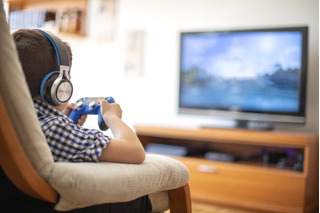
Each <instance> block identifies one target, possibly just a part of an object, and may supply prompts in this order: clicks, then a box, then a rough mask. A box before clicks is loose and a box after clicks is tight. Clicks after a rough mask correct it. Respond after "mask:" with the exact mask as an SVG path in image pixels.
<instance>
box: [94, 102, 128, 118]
mask: <svg viewBox="0 0 320 213" xmlns="http://www.w3.org/2000/svg"><path fill="white" fill-rule="evenodd" d="M98 103H99V104H100V105H101V114H102V117H103V118H104V119H105V118H107V119H108V118H111V117H113V116H116V117H118V118H120V119H121V117H122V110H121V107H120V105H119V104H117V103H109V102H108V101H106V100H104V99H103V98H99V99H98ZM105 122H106V120H105Z"/></svg>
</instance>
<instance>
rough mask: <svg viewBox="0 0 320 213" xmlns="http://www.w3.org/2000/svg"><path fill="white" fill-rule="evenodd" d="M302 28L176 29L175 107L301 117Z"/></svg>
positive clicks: (252, 116)
mask: <svg viewBox="0 0 320 213" xmlns="http://www.w3.org/2000/svg"><path fill="white" fill-rule="evenodd" d="M307 31H308V30H307V27H295V28H277V29H255V30H234V31H224V32H221V31H219V32H183V33H181V46H180V90H179V112H181V113H191V114H204V115H216V116H222V117H232V118H234V119H238V120H255V121H268V122H294V123H304V122H305V119H304V118H305V102H306V72H307Z"/></svg>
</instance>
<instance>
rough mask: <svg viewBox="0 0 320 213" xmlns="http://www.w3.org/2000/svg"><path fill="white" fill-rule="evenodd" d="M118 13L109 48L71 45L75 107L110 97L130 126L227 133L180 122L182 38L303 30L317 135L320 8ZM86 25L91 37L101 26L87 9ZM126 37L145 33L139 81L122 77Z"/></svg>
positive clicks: (148, 4) (262, 3)
mask: <svg viewBox="0 0 320 213" xmlns="http://www.w3.org/2000/svg"><path fill="white" fill-rule="evenodd" d="M116 6H117V7H116V11H117V13H116V14H117V16H116V22H115V23H116V25H115V26H116V28H115V39H114V41H113V42H107V41H101V40H99V39H97V38H94V36H93V35H91V34H90V31H89V32H88V35H89V36H88V37H87V38H86V39H84V38H73V39H71V40H70V43H71V45H72V47H73V50H74V66H73V73H72V80H73V81H74V85H75V93H74V100H76V99H77V98H79V97H82V96H106V95H112V96H114V98H115V99H116V101H117V102H119V103H120V104H121V106H122V109H123V113H124V114H123V116H124V117H123V119H124V120H125V121H126V122H128V123H129V124H154V125H166V126H167V125H169V126H190V127H196V126H198V125H213V124H225V125H229V124H232V123H230V122H227V121H222V120H218V119H212V118H207V117H196V116H180V115H178V114H177V104H178V103H177V97H178V96H177V95H178V69H179V64H178V62H179V32H181V31H197V30H228V29H244V28H263V27H282V26H299V25H308V26H309V53H308V54H309V60H308V71H309V73H308V88H307V89H308V96H307V99H308V100H307V123H306V125H305V128H306V129H309V130H315V131H318V129H319V125H318V118H319V104H318V103H319V3H318V1H317V0H225V1H221V0H188V1H186V0H119V1H118V2H117V5H116ZM88 20H89V21H88V24H89V25H88V26H89V28H88V29H90V28H92V26H94V24H95V23H99V22H97V20H95V17H94V8H92V4H91V6H90V1H89V10H88ZM100 24H101V22H100ZM131 30H142V31H143V32H144V41H143V44H144V48H143V56H144V57H143V74H142V75H141V76H131V75H126V74H125V72H124V67H123V62H124V60H123V59H124V52H125V51H124V49H125V45H124V41H125V39H126V34H127V32H128V31H131ZM66 39H67V38H66ZM82 81H86V83H85V84H83V83H81V82H82ZM95 119H96V118H95ZM93 122H94V123H95V122H96V120H94V121H93ZM89 123H90V122H89ZM295 127H296V126H290V128H295ZM279 128H281V126H280V127H279ZM282 128H285V127H282ZM297 128H298V127H297Z"/></svg>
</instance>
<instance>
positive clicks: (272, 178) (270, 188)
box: [178, 158, 305, 212]
mask: <svg viewBox="0 0 320 213" xmlns="http://www.w3.org/2000/svg"><path fill="white" fill-rule="evenodd" d="M178 160H180V161H181V162H182V163H184V164H185V165H186V166H187V167H188V169H189V171H190V174H191V176H190V181H189V185H190V190H191V196H192V199H194V200H201V201H206V202H208V201H210V202H216V203H217V202H218V203H228V204H233V205H240V206H243V207H246V206H250V207H253V206H255V207H256V208H257V209H261V210H266V209H268V210H271V209H273V210H275V211H282V212H299V211H300V212H301V211H303V208H302V207H303V206H304V196H302V195H303V194H304V193H305V192H304V190H305V185H304V179H305V178H304V174H303V173H298V172H292V171H283V170H277V169H271V168H264V167H259V166H250V165H241V164H234V163H232V164H231V163H223V162H214V161H208V160H202V159H195V158H181V159H178Z"/></svg>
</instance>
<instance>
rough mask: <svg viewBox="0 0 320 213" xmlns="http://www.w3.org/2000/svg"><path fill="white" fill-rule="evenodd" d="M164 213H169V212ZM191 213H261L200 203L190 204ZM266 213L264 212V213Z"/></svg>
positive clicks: (317, 212) (259, 212) (316, 212)
mask: <svg viewBox="0 0 320 213" xmlns="http://www.w3.org/2000/svg"><path fill="white" fill-rule="evenodd" d="M165 213H170V210H168V211H166V212H165ZM192 213H263V212H261V211H256V210H249V209H238V208H232V207H226V206H218V205H216V206H214V205H206V204H202V203H194V202H193V203H192ZM264 213H266V212H264ZM315 213H319V211H315Z"/></svg>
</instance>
